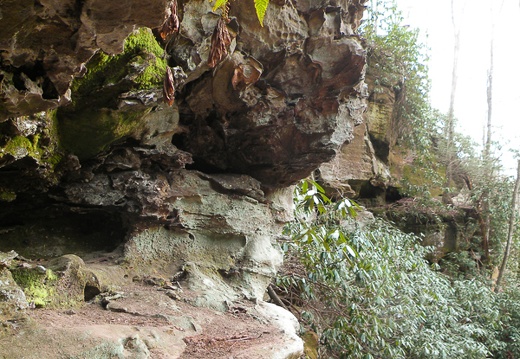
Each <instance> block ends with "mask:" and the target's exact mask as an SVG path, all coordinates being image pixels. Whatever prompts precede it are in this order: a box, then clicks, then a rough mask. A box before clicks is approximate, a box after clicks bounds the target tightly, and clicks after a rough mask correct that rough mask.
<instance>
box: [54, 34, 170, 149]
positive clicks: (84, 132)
mask: <svg viewBox="0 0 520 359" xmlns="http://www.w3.org/2000/svg"><path fill="white" fill-rule="evenodd" d="M163 53H164V50H163V49H162V48H161V46H160V45H159V44H158V43H157V41H156V40H155V37H154V36H153V34H152V32H151V30H150V29H147V28H141V29H139V30H137V31H135V32H134V33H133V34H131V35H130V36H129V37H128V38H127V39H126V41H125V46H124V51H123V53H122V54H119V55H114V56H111V55H107V54H105V53H103V52H98V53H97V54H96V55H95V56H94V57H93V58H92V59H91V60H90V61H89V63H88V64H87V73H86V75H85V76H84V77H83V78H80V79H76V80H75V81H74V82H73V85H72V100H73V102H72V105H70V106H67V107H65V108H60V109H59V110H58V114H57V115H58V118H59V121H58V124H59V128H58V130H59V131H58V132H59V136H60V143H61V144H62V145H63V147H64V148H65V149H67V150H68V151H70V152H72V153H74V154H76V155H77V156H78V157H79V158H80V159H87V158H91V157H93V156H95V155H96V154H98V153H100V152H102V151H104V150H106V149H107V148H108V147H109V146H110V145H111V144H112V143H114V142H115V141H117V140H120V139H122V138H124V137H127V136H130V135H131V134H132V133H133V132H135V130H136V129H138V128H139V126H140V125H141V119H142V118H143V116H144V115H146V114H147V113H148V112H149V111H150V109H148V108H146V107H145V106H141V105H135V106H128V107H125V108H123V109H121V108H119V106H118V105H119V101H120V95H121V94H122V93H128V92H131V91H138V90H148V89H153V88H159V87H161V86H162V81H163V78H164V74H165V73H166V60H164V59H163V58H162V55H163ZM130 107H131V108H130Z"/></svg>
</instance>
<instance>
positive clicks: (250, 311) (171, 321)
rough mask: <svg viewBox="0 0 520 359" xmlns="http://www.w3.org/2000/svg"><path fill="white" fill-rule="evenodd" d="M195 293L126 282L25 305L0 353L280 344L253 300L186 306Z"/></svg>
mask: <svg viewBox="0 0 520 359" xmlns="http://www.w3.org/2000/svg"><path fill="white" fill-rule="evenodd" d="M197 295H198V293H194V292H191V291H188V290H186V289H183V288H181V287H179V286H173V285H171V284H170V285H163V286H158V285H149V284H145V283H132V284H131V285H128V286H125V287H123V288H121V290H120V291H118V292H114V293H102V294H100V295H98V296H97V297H96V298H95V299H93V300H91V301H90V302H86V303H84V304H83V305H81V306H80V307H77V308H73V309H60V310H56V309H54V310H53V309H45V308H42V309H29V310H28V311H27V314H26V315H25V316H22V317H20V318H19V319H16V320H12V321H10V322H8V323H4V326H3V328H1V329H0V330H1V332H0V358H6V359H16V358H28V359H32V358H35V359H36V358H37V359H45V358H53V359H54V358H88V359H91V358H136V359H140V358H157V359H162V358H182V359H187V358H201V359H202V358H205V359H206V358H226V359H230V358H235V359H238V358H244V359H246V358H247V359H255V358H258V359H260V358H261V359H264V358H272V357H276V354H275V353H276V351H277V349H278V348H279V347H281V346H283V345H285V343H284V340H285V339H284V335H283V330H281V329H280V327H277V326H276V325H273V323H272V322H271V321H270V320H268V319H266V318H265V316H263V315H261V314H259V312H258V311H257V309H256V305H255V304H254V303H252V302H248V301H245V302H240V303H235V304H233V305H232V306H231V307H230V308H229V309H228V310H227V311H226V312H218V311H215V310H212V309H207V308H200V307H195V306H193V305H191V304H190V302H192V299H193V298H195V297H196V296H197Z"/></svg>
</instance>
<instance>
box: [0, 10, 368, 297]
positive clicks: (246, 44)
mask: <svg viewBox="0 0 520 359" xmlns="http://www.w3.org/2000/svg"><path fill="white" fill-rule="evenodd" d="M363 3H364V1H363V0H345V1H340V2H336V1H332V2H329V1H325V0H324V1H318V2H305V1H303V2H301V1H298V2H297V3H295V4H292V3H290V2H283V1H282V2H280V1H273V2H271V3H270V4H269V7H268V11H267V14H266V17H265V22H264V26H263V27H261V26H260V24H259V23H258V21H257V19H256V17H255V16H254V12H253V8H252V4H250V3H249V2H243V1H238V2H232V3H231V7H230V12H229V19H230V21H229V23H228V25H227V27H228V30H229V32H230V34H231V38H232V39H231V40H232V41H231V44H230V45H229V48H228V52H229V53H228V55H226V56H225V57H224V58H223V59H222V61H220V62H219V63H218V64H217V65H216V66H215V67H214V68H211V67H210V66H209V65H208V56H209V53H210V47H211V37H212V34H213V31H214V29H215V27H216V25H217V22H218V20H219V18H220V15H219V14H216V13H214V12H212V11H211V7H212V4H211V3H209V2H208V1H202V0H200V1H198V0H191V1H179V2H178V3H177V13H178V16H179V21H180V27H179V30H178V31H177V32H175V33H173V34H172V35H170V36H169V37H167V38H166V39H165V40H162V39H160V38H159V37H154V35H153V34H152V31H151V29H157V28H159V27H160V26H161V24H162V23H163V22H164V21H165V19H166V18H167V17H168V16H169V15H170V12H171V10H170V9H171V7H170V6H171V4H170V3H169V2H168V1H166V0H147V1H133V0H126V1H119V2H111V1H98V0H87V1H83V2H77V1H48V0H45V1H44V0H40V1H36V2H34V1H32V2H30V1H7V2H5V1H4V2H2V4H0V14H1V16H2V22H1V23H0V34H1V35H0V56H1V63H0V151H1V152H0V201H1V202H2V205H1V207H0V251H6V252H7V251H8V250H11V249H15V250H16V251H18V252H19V253H20V254H22V255H24V256H26V257H27V258H37V257H38V258H44V259H48V258H53V257H57V256H60V255H64V254H67V253H75V254H78V255H80V256H86V257H89V256H93V254H92V253H95V252H99V251H103V252H109V251H113V250H116V249H119V250H122V254H121V256H122V257H121V258H122V259H121V258H120V259H118V260H119V261H123V263H126V267H125V268H128V269H129V270H131V271H132V270H133V271H134V272H135V271H137V272H140V273H141V274H143V273H145V274H146V273H152V272H154V273H157V272H161V273H163V274H164V275H172V274H174V273H175V272H177V271H183V272H184V273H186V274H187V275H188V277H191V281H190V280H188V282H190V283H191V285H192V286H193V287H194V288H202V289H203V290H205V291H209V292H211V291H213V293H214V296H212V297H211V299H208V300H207V303H206V302H205V299H204V298H206V299H207V297H204V296H202V297H201V299H200V303H199V304H201V305H209V306H216V307H219V306H221V305H222V303H224V302H225V301H227V300H233V299H236V298H238V297H240V296H242V297H246V298H249V299H254V298H256V299H262V296H263V293H264V291H265V287H266V286H267V284H268V283H269V281H270V279H271V277H272V276H273V275H274V273H275V272H276V269H277V267H278V266H279V265H280V263H281V261H282V256H281V252H280V250H279V249H278V246H277V244H276V239H277V237H278V236H280V233H281V229H282V227H283V225H284V223H286V222H287V221H288V220H290V212H291V208H290V203H291V189H290V187H289V186H290V185H291V184H293V183H295V182H296V181H298V180H299V179H301V178H304V177H306V176H308V175H309V174H310V173H311V172H312V171H313V170H314V169H315V168H317V167H318V166H319V165H320V164H321V163H323V162H326V161H329V160H331V159H332V158H333V157H334V156H335V154H336V153H337V152H338V151H339V150H340V148H342V146H344V144H345V143H348V142H351V141H352V140H353V139H354V138H356V137H355V133H354V129H355V126H356V125H359V124H361V123H362V114H363V112H364V110H365V100H364V98H365V96H366V93H365V92H366V90H365V85H364V82H363V80H364V72H365V51H364V49H363V47H362V45H361V42H360V40H359V39H358V37H357V35H356V29H357V27H358V26H359V21H360V19H361V17H362V13H363V9H364V6H363ZM139 28H141V29H140V30H137V29H139ZM155 34H156V35H157V32H155ZM129 35H130V37H128V36H129ZM125 39H126V42H125ZM166 66H168V67H169V68H171V69H172V73H173V77H174V86H175V89H176V92H175V101H174V103H173V105H172V106H171V107H170V106H168V105H167V104H165V103H164V102H163V98H162V94H161V92H162V82H163V78H164V76H165V72H166ZM342 151H343V150H342ZM117 256H119V254H118V255H117ZM215 288H219V289H215ZM209 302H211V303H209Z"/></svg>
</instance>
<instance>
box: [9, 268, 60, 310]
mask: <svg viewBox="0 0 520 359" xmlns="http://www.w3.org/2000/svg"><path fill="white" fill-rule="evenodd" d="M11 272H12V274H13V279H14V280H15V282H16V283H17V284H18V285H19V286H20V287H21V288H22V289H23V291H24V293H25V296H26V297H27V300H28V301H29V302H33V303H34V305H35V306H37V307H45V306H47V305H49V304H50V303H51V302H52V301H53V297H54V296H55V295H56V289H55V286H56V284H57V281H58V277H57V276H56V274H54V272H53V271H51V270H50V269H47V271H46V272H45V273H40V272H38V271H37V270H36V269H25V268H20V269H18V268H17V269H13V270H11Z"/></svg>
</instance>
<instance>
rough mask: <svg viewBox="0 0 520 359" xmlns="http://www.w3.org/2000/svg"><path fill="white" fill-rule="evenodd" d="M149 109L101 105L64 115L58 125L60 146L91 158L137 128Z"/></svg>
mask: <svg viewBox="0 0 520 359" xmlns="http://www.w3.org/2000/svg"><path fill="white" fill-rule="evenodd" d="M149 111H150V109H141V110H135V111H132V112H130V111H129V112H120V111H117V110H110V109H106V108H104V109H88V110H87V109H85V110H84V111H82V112H81V113H79V114H75V115H69V114H65V115H64V117H63V118H62V122H61V126H60V131H61V133H62V134H61V140H62V141H61V142H62V145H63V147H64V148H65V149H67V150H68V151H70V152H72V153H74V154H76V155H77V156H78V157H79V158H80V159H86V158H91V157H93V156H95V155H96V154H98V153H100V152H102V151H104V150H106V149H107V148H108V147H109V146H110V145H111V144H112V143H114V142H115V141H117V140H120V139H122V138H124V137H126V136H128V135H130V134H131V133H132V132H134V131H135V130H136V129H137V128H139V126H140V125H141V119H142V117H143V116H144V115H146V114H147V113H148V112H149Z"/></svg>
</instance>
